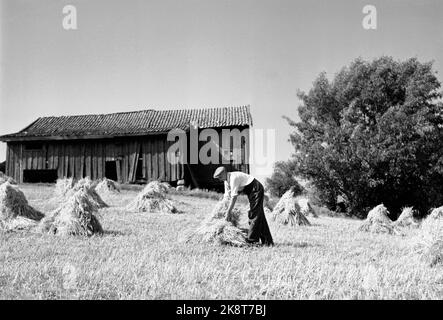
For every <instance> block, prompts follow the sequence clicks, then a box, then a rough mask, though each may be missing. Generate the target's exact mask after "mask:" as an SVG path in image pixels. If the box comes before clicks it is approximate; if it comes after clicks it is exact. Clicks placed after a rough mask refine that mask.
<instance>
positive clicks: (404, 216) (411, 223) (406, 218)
mask: <svg viewBox="0 0 443 320" xmlns="http://www.w3.org/2000/svg"><path fill="white" fill-rule="evenodd" d="M393 224H394V225H395V226H397V227H415V228H416V227H418V226H419V224H418V223H417V221H416V220H415V218H414V208H413V207H405V208H403V210H402V212H401V214H400V216H399V217H398V218H397V220H395V222H394V223H393Z"/></svg>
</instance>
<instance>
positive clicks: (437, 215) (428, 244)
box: [414, 207, 443, 266]
mask: <svg viewBox="0 0 443 320" xmlns="http://www.w3.org/2000/svg"><path fill="white" fill-rule="evenodd" d="M414 246H415V248H416V249H417V251H418V252H419V253H421V257H422V259H423V260H425V261H426V262H427V263H428V264H429V265H430V266H436V265H441V264H443V207H440V208H436V209H434V210H432V212H431V214H430V215H429V216H428V217H426V219H425V220H424V221H423V223H422V225H421V230H420V233H419V235H418V237H417V238H416V240H415V243H414Z"/></svg>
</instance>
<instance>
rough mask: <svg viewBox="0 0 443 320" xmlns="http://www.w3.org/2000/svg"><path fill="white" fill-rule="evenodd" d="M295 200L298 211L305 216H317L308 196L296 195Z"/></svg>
mask: <svg viewBox="0 0 443 320" xmlns="http://www.w3.org/2000/svg"><path fill="white" fill-rule="evenodd" d="M295 201H296V203H297V204H298V205H299V206H300V211H301V213H303V215H304V216H305V217H309V216H311V217H313V218H318V215H317V213H316V212H315V210H314V208H313V207H312V206H311V204H310V202H309V199H308V198H305V197H296V198H295Z"/></svg>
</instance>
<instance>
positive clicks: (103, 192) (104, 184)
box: [95, 178, 120, 196]
mask: <svg viewBox="0 0 443 320" xmlns="http://www.w3.org/2000/svg"><path fill="white" fill-rule="evenodd" d="M95 191H96V192H97V193H98V194H99V195H100V196H108V195H114V194H117V193H120V185H119V184H118V183H117V182H115V181H114V180H111V179H107V178H104V179H102V180H101V181H100V182H99V183H98V184H97V186H96V187H95Z"/></svg>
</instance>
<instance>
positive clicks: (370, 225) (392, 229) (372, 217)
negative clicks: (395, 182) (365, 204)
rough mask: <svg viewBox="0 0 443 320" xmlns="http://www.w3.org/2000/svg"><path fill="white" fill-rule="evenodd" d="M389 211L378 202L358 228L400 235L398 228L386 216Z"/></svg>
mask: <svg viewBox="0 0 443 320" xmlns="http://www.w3.org/2000/svg"><path fill="white" fill-rule="evenodd" d="M388 214H389V211H388V209H387V208H386V207H385V206H384V205H383V204H379V205H378V206H376V207H374V208H373V209H372V210H371V211H369V213H368V216H367V217H366V220H365V221H364V222H363V224H362V225H360V227H359V228H358V230H360V231H364V232H371V233H387V234H397V235H401V234H402V233H401V232H400V230H399V229H398V228H397V227H396V226H395V225H393V223H392V221H391V219H389V217H388Z"/></svg>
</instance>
